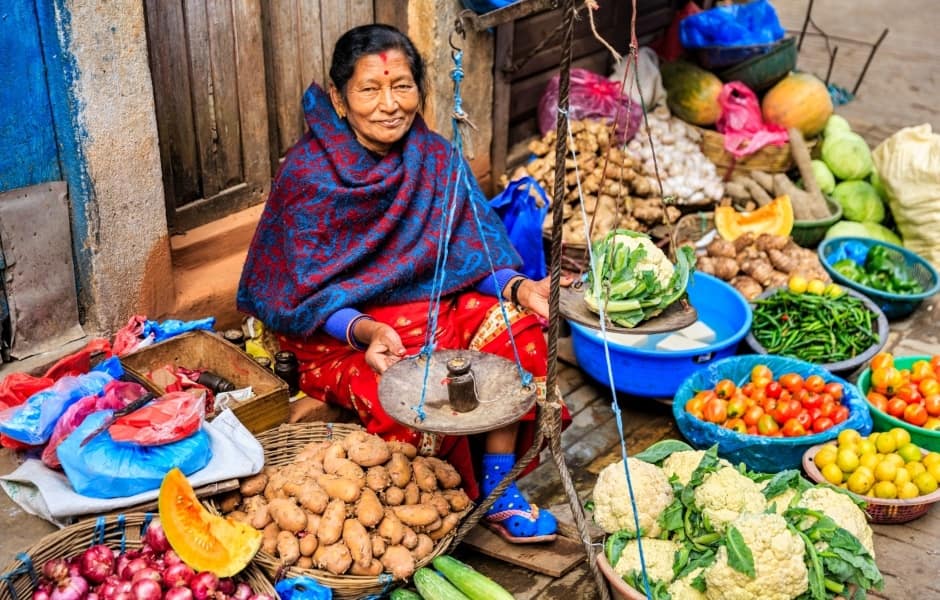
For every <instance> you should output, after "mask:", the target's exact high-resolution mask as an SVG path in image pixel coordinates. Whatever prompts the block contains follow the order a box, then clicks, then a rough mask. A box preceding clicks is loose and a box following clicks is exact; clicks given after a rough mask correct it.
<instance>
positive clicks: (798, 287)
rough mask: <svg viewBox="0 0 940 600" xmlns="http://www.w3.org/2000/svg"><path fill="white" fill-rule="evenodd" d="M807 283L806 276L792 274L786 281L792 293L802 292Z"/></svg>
mask: <svg viewBox="0 0 940 600" xmlns="http://www.w3.org/2000/svg"><path fill="white" fill-rule="evenodd" d="M808 284H809V282H808V281H806V278H805V277H803V276H802V275H794V276H792V277H790V280H789V281H788V282H787V287H788V288H790V291H791V292H793V293H794V294H802V293H803V292H805V291H806V286H807V285H808Z"/></svg>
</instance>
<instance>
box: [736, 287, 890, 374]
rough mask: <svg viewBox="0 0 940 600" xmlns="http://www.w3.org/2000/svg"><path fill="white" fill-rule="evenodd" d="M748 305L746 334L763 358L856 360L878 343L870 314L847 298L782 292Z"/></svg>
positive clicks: (856, 300)
mask: <svg viewBox="0 0 940 600" xmlns="http://www.w3.org/2000/svg"><path fill="white" fill-rule="evenodd" d="M753 304H754V320H753V323H752V325H751V333H752V334H753V335H754V338H755V339H756V340H757V341H758V342H760V344H761V346H763V347H764V348H765V349H766V350H767V352H768V354H777V355H780V356H792V357H794V358H799V359H801V360H805V361H808V362H812V363H817V364H828V363H834V362H839V361H843V360H848V359H850V358H853V357H855V356H858V355H859V354H861V353H863V352H864V351H865V350H867V349H868V348H870V347H871V346H872V345H873V344H876V343H878V341H879V339H878V333H877V332H876V331H875V323H876V317H875V315H874V314H873V313H872V312H871V311H870V310H869V309H868V308H867V307H866V306H865V304H863V303H862V301H861V300H859V299H858V298H855V297H853V296H850V295H848V294H842V295H840V296H838V297H832V296H830V295H817V294H796V293H793V292H791V291H790V290H786V289H781V290H779V291H778V292H777V293H775V294H773V295H772V296H769V297H767V298H764V299H761V300H755V301H754V302H753Z"/></svg>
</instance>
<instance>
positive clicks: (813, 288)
mask: <svg viewBox="0 0 940 600" xmlns="http://www.w3.org/2000/svg"><path fill="white" fill-rule="evenodd" d="M825 291H826V282H825V281H823V280H822V279H810V280H809V283H808V284H806V293H807V294H815V295H817V296H820V295H822V294H823V293H824V292H825Z"/></svg>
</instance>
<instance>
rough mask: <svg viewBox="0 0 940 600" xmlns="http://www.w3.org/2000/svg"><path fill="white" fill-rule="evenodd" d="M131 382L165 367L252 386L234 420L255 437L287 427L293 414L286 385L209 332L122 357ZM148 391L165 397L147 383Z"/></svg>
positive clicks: (235, 409)
mask: <svg viewBox="0 0 940 600" xmlns="http://www.w3.org/2000/svg"><path fill="white" fill-rule="evenodd" d="M121 363H122V364H123V365H124V369H125V370H126V371H127V372H128V375H129V376H130V378H132V379H137V380H146V379H147V378H146V373H148V372H150V371H151V370H153V369H157V368H159V367H162V366H165V365H175V366H177V367H185V368H187V369H194V370H200V371H202V370H205V371H211V372H212V373H215V374H216V375H219V376H220V377H224V378H225V379H227V380H229V381H231V382H232V383H234V384H235V387H236V389H240V388H244V387H248V386H251V389H252V391H253V392H254V394H255V396H254V398H251V399H250V400H245V401H243V402H238V403H235V404H233V405H232V411H233V412H234V413H235V416H237V417H238V419H239V420H240V421H241V422H242V423H243V424H244V425H245V427H246V428H247V429H248V430H249V431H250V432H252V433H259V432H261V431H265V430H267V429H270V428H272V427H276V426H278V425H280V424H281V423H286V422H287V419H288V414H289V412H290V407H289V400H290V393H289V392H288V389H287V384H286V383H284V381H283V380H281V378H279V377H277V376H276V375H275V374H274V373H272V372H271V371H270V370H268V369H266V368H264V367H262V366H261V365H259V364H258V363H256V362H255V361H254V359H253V358H252V357H251V356H249V355H248V354H246V353H245V352H243V351H242V350H241V349H239V348H238V347H236V346H235V345H233V344H231V343H229V342H227V341H225V340H224V339H222V338H221V337H220V336H218V335H216V334H214V333H210V332H208V331H203V330H196V331H191V332H188V333H184V334H182V335H178V336H176V337H173V338H170V339H168V340H166V341H163V342H159V343H157V344H154V345H152V346H148V347H146V348H143V349H142V350H139V351H137V352H134V353H131V354H127V355H125V356H122V357H121ZM147 383H148V384H149V385H147V387H148V388H150V389H151V391H155V392H156V393H158V394H163V393H165V391H164V390H162V389H160V386H158V385H156V384H153V382H150V381H149V380H147Z"/></svg>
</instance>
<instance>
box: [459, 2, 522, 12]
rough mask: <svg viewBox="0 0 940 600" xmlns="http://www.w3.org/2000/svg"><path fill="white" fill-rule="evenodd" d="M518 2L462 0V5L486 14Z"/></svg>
mask: <svg viewBox="0 0 940 600" xmlns="http://www.w3.org/2000/svg"><path fill="white" fill-rule="evenodd" d="M517 1H518V0H463V5H464V6H466V7H467V8H469V9H470V10H472V11H473V12H478V13H480V14H483V13H488V12H490V11H493V10H497V9H499V8H503V7H505V6H509V5H510V4H512V3H513V2H517Z"/></svg>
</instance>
